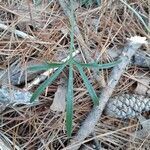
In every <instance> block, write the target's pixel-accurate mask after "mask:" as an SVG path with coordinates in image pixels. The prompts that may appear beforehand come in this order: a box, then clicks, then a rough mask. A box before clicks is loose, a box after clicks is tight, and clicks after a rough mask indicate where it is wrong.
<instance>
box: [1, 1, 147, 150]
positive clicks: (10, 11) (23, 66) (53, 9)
mask: <svg viewBox="0 0 150 150" xmlns="http://www.w3.org/2000/svg"><path fill="white" fill-rule="evenodd" d="M34 2H35V1H30V0H0V77H1V79H0V83H1V88H2V87H3V86H7V87H8V89H14V88H15V89H17V90H21V91H27V92H30V93H34V91H35V90H36V89H37V87H38V86H39V85H40V84H41V83H39V84H38V85H34V84H33V81H34V79H35V78H36V79H37V77H39V76H40V75H41V73H42V72H41V71H38V72H29V71H28V69H27V68H28V67H29V66H34V65H37V64H42V63H43V62H46V61H48V62H60V61H62V60H63V59H65V58H66V57H67V56H68V54H69V48H70V23H69V19H68V17H67V16H66V15H65V13H64V10H63V9H62V7H61V6H60V4H59V1H58V0H51V1H48V0H43V1H42V2H41V3H39V4H35V3H34ZM75 4H76V5H74V7H75V15H76V22H77V26H78V28H79V30H80V32H81V35H82V38H83V39H84V43H82V41H81V40H80V37H76V36H75V41H74V44H75V49H77V50H79V51H81V49H82V44H85V45H86V46H87V48H88V49H87V52H88V53H89V54H90V57H91V58H92V59H93V60H98V61H99V62H100V63H107V62H112V61H114V60H116V58H118V56H119V55H120V51H121V49H122V48H123V47H124V46H125V44H126V42H127V38H130V37H132V36H135V35H138V36H142V37H146V38H147V39H148V40H149V38H150V36H149V35H150V34H149V32H148V31H147V29H146V27H145V25H143V22H142V21H141V20H140V19H139V17H137V16H136V14H135V13H134V12H133V11H132V10H131V9H129V8H128V7H127V6H126V5H125V4H123V3H121V2H120V1H119V0H118V1H117V0H116V1H109V0H104V1H102V2H101V4H100V5H97V4H96V3H95V4H93V5H91V6H86V5H81V3H78V2H77V3H75ZM129 5H130V6H131V7H132V8H134V10H136V12H137V13H138V14H139V15H140V17H141V18H142V20H144V23H145V24H149V22H150V21H149V17H150V16H149V8H150V4H149V3H148V0H132V1H129ZM18 31H21V32H18ZM140 51H141V52H142V54H144V55H146V57H150V47H149V45H143V46H142V47H141V48H140ZM76 60H78V61H82V62H83V61H87V60H86V56H85V55H84V53H80V54H77V56H76ZM149 60H150V59H149ZM16 64H17V65H16ZM149 68H150V66H144V65H142V64H141V65H138V64H133V63H131V64H129V66H128V67H127V69H126V71H125V72H124V73H123V74H122V76H121V79H120V80H119V83H118V85H117V86H116V88H115V90H114V92H113V95H112V96H115V95H119V94H122V93H137V94H143V95H145V96H146V93H145V91H148V90H149V89H150V81H149V79H150V76H149V73H150V71H149ZM85 72H86V75H87V76H88V79H89V81H90V82H91V83H92V85H93V87H94V89H95V90H96V93H97V94H99V93H100V91H101V89H102V88H103V87H105V85H106V84H107V80H108V77H109V74H110V72H111V69H102V70H101V71H100V73H99V74H98V75H97V77H98V78H99V82H97V81H96V80H95V78H94V74H93V72H92V71H89V70H88V69H87V70H85ZM48 76H50V75H48ZM42 77H43V76H42ZM67 78H68V70H67V69H65V70H64V71H63V72H62V73H61V74H60V75H59V76H58V78H57V79H56V80H55V81H54V82H53V83H52V84H51V85H49V86H48V87H47V88H46V89H45V90H44V92H43V93H42V94H41V95H40V97H39V102H38V104H35V105H32V104H29V103H28V104H27V102H24V103H23V102H20V103H19V104H17V105H12V104H11V105H8V107H7V106H6V105H7V104H6V102H5V106H3V107H5V108H1V107H2V106H0V149H2V150H7V149H8V150H15V149H17V150H23V149H25V150H37V149H38V150H49V149H50V150H57V149H58V150H59V149H66V147H67V146H68V143H69V140H70V138H68V137H67V135H66V127H65V94H66V90H67V88H66V85H67V82H66V79H67ZM139 83H140V85H139ZM141 83H142V84H141ZM29 85H30V87H29ZM144 89H145V90H144ZM0 90H1V89H0ZM0 92H1V91H0ZM1 95H2V94H0V102H1V101H4V99H3V97H2V96H1ZM149 96H150V93H149ZM92 107H93V104H92V102H91V97H90V96H89V93H88V91H87V89H86V87H85V85H84V83H83V81H82V78H81V77H80V75H79V72H78V71H77V70H76V69H75V68H74V110H73V113H74V114H73V133H72V137H74V136H75V135H76V133H77V131H78V130H79V128H80V126H81V124H82V122H83V120H84V119H85V118H86V117H87V115H88V113H89V112H90V110H91V109H92ZM1 109H2V111H1ZM144 116H145V117H146V118H148V117H149V112H146V113H144ZM139 128H140V125H139V122H138V119H137V118H129V119H126V120H124V119H117V118H114V117H110V116H108V115H106V114H103V116H102V118H101V120H99V122H98V123H97V125H96V127H95V130H94V134H92V135H90V136H89V137H87V139H89V140H87V142H83V144H82V147H81V149H87V150H92V149H93V150H94V149H96V148H97V145H99V146H101V149H110V150H116V149H118V150H126V149H131V150H132V149H133V150H134V149H139V150H140V149H141V150H146V149H150V140H149V139H150V138H148V137H144V138H143V139H139V138H136V136H134V137H133V136H132V135H133V133H135V131H136V130H138V129H139ZM87 130H88V129H87ZM94 136H95V137H96V138H94V139H95V140H93V137H94ZM90 139H91V140H90ZM97 149H100V148H97Z"/></svg>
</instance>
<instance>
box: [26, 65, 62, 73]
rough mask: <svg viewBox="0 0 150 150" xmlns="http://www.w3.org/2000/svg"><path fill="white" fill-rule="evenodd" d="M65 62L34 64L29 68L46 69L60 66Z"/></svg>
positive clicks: (33, 69) (35, 69) (32, 69)
mask: <svg viewBox="0 0 150 150" xmlns="http://www.w3.org/2000/svg"><path fill="white" fill-rule="evenodd" d="M63 64H64V63H43V64H41V65H33V66H31V67H29V68H28V70H29V71H45V70H48V69H51V68H58V67H60V66H61V65H63Z"/></svg>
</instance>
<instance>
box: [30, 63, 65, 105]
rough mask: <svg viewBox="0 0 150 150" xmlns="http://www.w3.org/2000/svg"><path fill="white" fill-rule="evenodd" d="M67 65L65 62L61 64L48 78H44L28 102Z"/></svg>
mask: <svg viewBox="0 0 150 150" xmlns="http://www.w3.org/2000/svg"><path fill="white" fill-rule="evenodd" d="M66 65H67V63H65V64H63V65H61V66H60V67H59V68H58V69H57V70H56V71H55V73H54V74H52V75H51V76H50V78H48V79H47V80H45V81H44V82H43V83H42V84H41V85H40V86H39V87H38V88H37V90H36V91H35V92H34V93H33V95H32V97H31V99H30V102H33V101H34V100H35V99H36V98H37V97H38V96H39V95H40V94H41V93H42V92H43V91H44V89H45V88H46V87H47V86H48V85H50V84H51V83H52V82H53V81H54V80H55V79H56V78H57V77H58V75H59V74H60V73H61V72H62V71H63V69H64V68H65V66H66Z"/></svg>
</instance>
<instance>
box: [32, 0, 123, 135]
mask: <svg viewBox="0 0 150 150" xmlns="http://www.w3.org/2000/svg"><path fill="white" fill-rule="evenodd" d="M74 22H75V17H74V10H73V0H71V21H70V26H71V32H70V41H71V42H70V43H71V44H70V54H69V55H70V57H69V59H68V60H67V61H66V62H63V63H48V62H47V63H45V64H43V65H40V66H38V65H37V66H32V67H30V68H29V69H30V70H32V71H35V70H43V71H44V70H49V69H51V68H57V69H56V71H55V72H54V73H53V74H52V75H51V76H50V77H49V78H47V79H46V80H45V81H44V82H43V83H42V84H41V85H40V86H39V87H38V88H37V89H36V91H35V92H34V93H33V95H32V97H31V100H30V101H31V102H33V101H34V100H35V99H36V98H37V97H38V96H39V95H40V94H41V93H42V92H43V91H44V89H45V88H46V87H47V86H49V85H50V84H52V83H53V81H54V80H55V79H56V78H57V77H58V76H59V75H60V73H61V72H62V71H63V70H64V69H65V68H68V70H69V77H68V86H67V94H66V130H67V135H68V136H69V137H71V133H72V122H73V121H72V120H73V80H74V77H73V69H74V68H77V69H78V71H79V73H80V75H81V78H82V79H83V82H84V84H85V87H86V88H87V91H88V93H89V95H90V97H91V100H92V101H93V104H94V105H98V104H99V99H98V96H97V94H96V92H95V90H94V88H93V86H92V85H91V83H90V82H89V80H88V77H87V76H86V74H85V72H84V68H88V69H91V68H92V69H94V68H95V69H107V68H111V67H114V66H115V65H117V64H118V63H119V62H120V60H119V61H115V62H111V63H106V64H99V63H97V62H94V63H79V62H77V61H76V60H75V59H74V57H73V52H74V51H75V47H74Z"/></svg>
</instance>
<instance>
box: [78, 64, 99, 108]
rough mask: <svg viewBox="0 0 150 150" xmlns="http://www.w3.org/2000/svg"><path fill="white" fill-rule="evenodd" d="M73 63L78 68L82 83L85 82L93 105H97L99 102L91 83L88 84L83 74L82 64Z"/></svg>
mask: <svg viewBox="0 0 150 150" xmlns="http://www.w3.org/2000/svg"><path fill="white" fill-rule="evenodd" d="M75 65H76V67H77V68H78V70H79V72H80V75H81V77H82V79H83V81H84V84H85V86H86V88H87V90H88V92H89V94H90V96H91V98H92V100H93V103H94V105H98V104H99V99H98V97H97V95H96V92H95V90H94V89H93V87H92V85H91V84H90V82H89V80H88V78H87V76H86V75H85V73H84V71H83V68H82V66H81V65H80V64H78V63H75Z"/></svg>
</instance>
